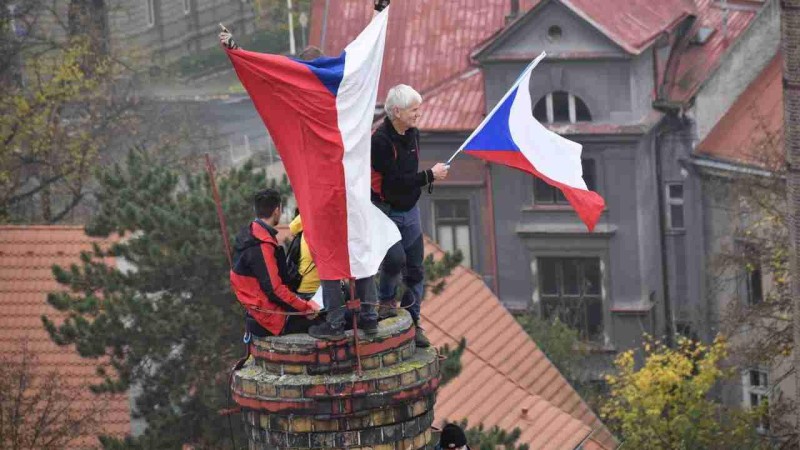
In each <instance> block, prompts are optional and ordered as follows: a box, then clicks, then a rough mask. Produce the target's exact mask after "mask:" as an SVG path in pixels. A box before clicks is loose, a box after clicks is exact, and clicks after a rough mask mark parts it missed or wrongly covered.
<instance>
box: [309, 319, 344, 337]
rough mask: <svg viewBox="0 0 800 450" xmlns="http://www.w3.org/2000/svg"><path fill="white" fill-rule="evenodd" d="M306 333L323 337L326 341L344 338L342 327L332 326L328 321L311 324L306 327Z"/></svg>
mask: <svg viewBox="0 0 800 450" xmlns="http://www.w3.org/2000/svg"><path fill="white" fill-rule="evenodd" d="M308 335H309V336H311V337H315V338H317V339H325V340H326V341H341V340H342V339H344V338H345V334H344V328H343V327H340V328H333V327H331V326H330V324H328V322H323V323H320V324H318V325H312V326H311V328H309V329H308Z"/></svg>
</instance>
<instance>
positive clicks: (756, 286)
mask: <svg viewBox="0 0 800 450" xmlns="http://www.w3.org/2000/svg"><path fill="white" fill-rule="evenodd" d="M747 281H748V283H747V288H748V289H747V290H748V292H747V297H748V301H749V303H750V305H757V304H759V303H761V301H762V300H764V291H763V288H762V286H761V268H760V267H756V268H754V269H753V270H751V271H750V273H749V274H748V280H747Z"/></svg>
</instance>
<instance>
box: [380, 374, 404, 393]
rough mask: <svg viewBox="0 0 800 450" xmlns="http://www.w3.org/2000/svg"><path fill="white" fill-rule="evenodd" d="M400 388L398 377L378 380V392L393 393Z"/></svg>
mask: <svg viewBox="0 0 800 450" xmlns="http://www.w3.org/2000/svg"><path fill="white" fill-rule="evenodd" d="M399 387H400V379H399V377H397V376H393V377H386V378H382V379H380V380H378V390H380V391H391V390H394V389H397V388H399Z"/></svg>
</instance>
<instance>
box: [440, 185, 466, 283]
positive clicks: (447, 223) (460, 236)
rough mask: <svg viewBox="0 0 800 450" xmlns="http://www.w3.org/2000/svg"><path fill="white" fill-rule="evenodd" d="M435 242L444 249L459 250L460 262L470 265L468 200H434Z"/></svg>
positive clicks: (449, 250) (448, 250)
mask: <svg viewBox="0 0 800 450" xmlns="http://www.w3.org/2000/svg"><path fill="white" fill-rule="evenodd" d="M434 220H435V224H436V242H438V243H439V245H440V246H441V247H442V249H443V250H444V251H447V252H451V253H452V252H455V251H456V250H461V254H462V255H463V256H464V260H463V262H462V264H463V265H464V266H466V267H472V246H471V245H470V230H469V200H437V201H435V202H434Z"/></svg>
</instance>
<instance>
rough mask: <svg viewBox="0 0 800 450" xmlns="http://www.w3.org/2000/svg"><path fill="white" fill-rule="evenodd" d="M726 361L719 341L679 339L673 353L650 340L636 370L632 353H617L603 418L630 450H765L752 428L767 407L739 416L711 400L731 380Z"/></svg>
mask: <svg viewBox="0 0 800 450" xmlns="http://www.w3.org/2000/svg"><path fill="white" fill-rule="evenodd" d="M727 356H728V351H727V344H726V343H725V341H724V340H723V339H720V338H717V339H716V340H715V341H714V343H713V344H711V345H709V346H706V345H703V344H701V343H699V342H696V341H691V340H689V339H686V338H679V339H678V342H677V348H675V349H672V348H669V347H667V346H665V345H663V344H661V343H660V342H657V341H656V342H649V341H648V342H647V343H646V344H645V346H644V364H643V365H642V367H640V368H638V369H637V368H636V366H637V365H636V363H635V361H634V352H633V351H632V350H631V351H627V352H624V353H621V354H620V355H619V356H618V357H617V360H616V362H615V364H616V367H617V371H618V374H617V375H609V376H607V382H608V384H609V386H610V387H611V392H610V395H609V398H608V401H607V402H606V404H605V405H604V406H603V408H602V417H603V418H604V419H605V421H606V424H607V425H609V426H611V427H612V428H613V429H614V430H615V431H616V432H617V433H618V434H619V435H620V436H621V437H622V439H623V440H624V441H625V445H626V446H629V447H630V448H646V449H652V450H672V449H687V450H688V449H720V450H722V449H726V450H735V449H742V450H744V449H750V450H752V449H762V448H763V449H766V448H769V445H767V443H766V442H765V441H764V440H763V439H762V438H761V437H760V436H759V435H758V433H757V432H756V427H755V424H756V423H758V421H759V420H761V418H762V417H763V416H764V414H765V413H766V411H767V406H766V404H765V405H763V406H762V407H760V408H756V409H754V410H752V411H743V410H739V409H736V408H726V407H725V406H723V405H721V404H719V403H717V402H716V401H714V400H712V399H711V398H710V397H709V394H710V392H711V390H712V389H713V388H714V386H716V385H717V383H719V382H720V381H722V380H723V379H725V378H726V377H728V376H730V375H732V373H729V372H728V371H726V370H725V369H723V368H722V367H721V362H722V361H723V360H724V359H725V358H726V357H727Z"/></svg>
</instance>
